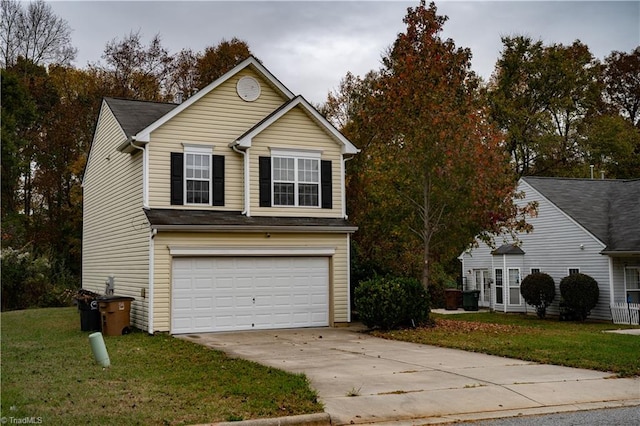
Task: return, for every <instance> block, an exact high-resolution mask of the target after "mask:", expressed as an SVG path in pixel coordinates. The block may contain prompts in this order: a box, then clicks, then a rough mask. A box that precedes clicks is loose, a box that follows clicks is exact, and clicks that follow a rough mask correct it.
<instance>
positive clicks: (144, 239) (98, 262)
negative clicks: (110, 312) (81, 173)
mask: <svg viewBox="0 0 640 426" xmlns="http://www.w3.org/2000/svg"><path fill="white" fill-rule="evenodd" d="M100 117H101V118H100V121H99V127H98V128H97V129H96V135H95V138H94V141H93V145H92V147H91V155H90V161H89V163H88V165H87V170H86V174H85V177H84V181H83V196H84V204H83V238H82V287H83V288H85V289H88V290H92V291H95V292H99V293H104V290H105V281H106V280H107V278H108V277H109V276H110V275H113V276H114V277H115V294H117V295H122V296H131V297H134V298H135V299H136V300H135V302H133V304H132V312H131V319H132V322H133V324H134V325H135V326H136V327H138V328H140V329H143V330H146V329H147V314H148V313H147V308H148V305H147V301H146V300H144V299H143V298H141V297H140V291H141V289H142V288H145V289H146V288H147V287H148V282H149V227H148V223H147V220H146V217H145V215H144V212H143V209H142V157H143V156H142V152H140V151H134V154H133V155H130V154H125V153H121V152H119V151H117V147H118V145H120V144H121V143H122V142H124V141H125V137H124V134H123V132H122V130H121V128H120V126H119V125H118V123H117V121H116V120H115V118H114V117H113V114H112V113H111V111H110V110H109V109H108V107H107V106H106V105H105V104H103V107H102V110H101V113H100Z"/></svg>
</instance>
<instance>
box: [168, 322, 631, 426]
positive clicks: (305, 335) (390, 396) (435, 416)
mask: <svg viewBox="0 0 640 426" xmlns="http://www.w3.org/2000/svg"><path fill="white" fill-rule="evenodd" d="M361 330H362V329H361V328H358V327H357V326H351V327H347V328H306V329H291V330H267V331H247V332H233V333H204V334H189V335H182V336H178V337H180V338H182V339H185V340H190V341H193V342H196V343H199V344H202V345H206V346H208V347H211V348H213V349H216V350H221V351H224V352H226V353H227V354H229V355H231V356H236V357H239V358H244V359H248V360H251V361H255V362H258V363H260V364H263V365H267V366H271V367H276V368H280V369H282V370H286V371H289V372H292V373H304V374H305V375H306V376H307V377H308V378H309V380H310V382H311V385H312V387H313V388H315V389H316V390H317V392H318V395H319V397H320V400H321V401H322V402H323V403H324V406H325V411H326V412H327V413H329V415H330V416H331V422H332V424H334V425H341V424H356V423H384V422H397V421H404V422H405V423H406V424H413V423H416V422H417V420H418V419H419V420H420V421H419V423H421V424H425V423H431V424H434V423H448V422H454V421H465V420H479V419H490V418H498V417H510V416H518V415H533V414H543V413H555V412H561V411H576V410H585V409H595V408H604V407H620V406H631V405H640V378H624V379H620V378H616V377H615V376H614V375H612V374H611V373H606V372H599V371H592V370H583V369H576V368H568V367H559V366H554V365H544V364H537V363H532V362H527V361H520V360H515V359H509V358H502V357H497V356H490V355H484V354H477V353H472V352H465V351H460V350H456V349H445V348H439V347H435V346H428V345H420V344H415V343H406V342H398V341H392V340H385V339H380V338H376V337H371V336H369V335H367V334H365V333H362V332H361Z"/></svg>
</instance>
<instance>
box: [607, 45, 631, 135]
mask: <svg viewBox="0 0 640 426" xmlns="http://www.w3.org/2000/svg"><path fill="white" fill-rule="evenodd" d="M603 80H604V93H605V99H606V101H607V102H608V103H609V104H610V105H611V106H612V107H613V108H614V109H615V110H616V112H618V113H620V114H621V115H622V116H623V117H625V118H626V119H628V120H629V121H630V122H631V124H632V125H634V126H636V127H640V46H638V47H636V48H635V49H634V50H633V51H632V52H631V53H624V52H618V51H614V52H611V54H610V55H609V56H607V57H606V58H605V70H604V73H603Z"/></svg>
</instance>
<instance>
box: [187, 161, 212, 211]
mask: <svg viewBox="0 0 640 426" xmlns="http://www.w3.org/2000/svg"><path fill="white" fill-rule="evenodd" d="M184 157H185V168H184V170H185V193H186V200H185V201H186V204H205V205H209V204H210V200H211V154H201V153H189V152H185V156H184Z"/></svg>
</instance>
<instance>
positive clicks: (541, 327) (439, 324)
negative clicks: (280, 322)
mask: <svg viewBox="0 0 640 426" xmlns="http://www.w3.org/2000/svg"><path fill="white" fill-rule="evenodd" d="M432 318H433V319H434V320H435V327H424V328H418V329H409V330H401V331H389V332H381V331H375V332H373V334H374V335H375V336H378V337H384V338H388V339H396V340H404V341H408V342H415V343H424V344H428V345H436V346H442V347H447V348H456V349H463V350H466V351H472V352H481V353H485V354H490V355H499V356H505V357H509V358H517V359H522V360H527V361H536V362H540V363H545V364H556V365H564V366H568V367H578V368H588V369H592V370H601V371H611V372H614V373H616V374H617V375H619V376H622V377H625V376H639V375H640V336H637V335H623V334H613V333H603V331H604V330H613V329H617V328H634V327H628V326H619V325H613V324H611V323H597V322H584V323H580V322H560V321H558V320H557V319H545V320H541V319H538V318H537V317H535V316H527V315H519V314H516V315H514V314H499V313H472V314H458V315H438V314H432ZM636 328H637V327H636Z"/></svg>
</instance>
